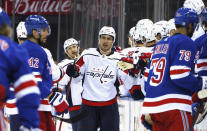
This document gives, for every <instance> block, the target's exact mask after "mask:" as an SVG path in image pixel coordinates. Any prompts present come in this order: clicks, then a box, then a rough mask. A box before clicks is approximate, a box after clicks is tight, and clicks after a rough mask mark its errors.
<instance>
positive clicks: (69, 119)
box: [53, 110, 88, 123]
mask: <svg viewBox="0 0 207 131" xmlns="http://www.w3.org/2000/svg"><path fill="white" fill-rule="evenodd" d="M86 116H88V112H87V111H86V110H83V111H81V112H80V113H79V114H78V115H76V116H74V117H71V118H68V119H65V118H61V117H57V116H53V117H54V118H56V119H59V120H61V121H63V122H66V123H74V122H77V121H79V120H81V119H83V118H85V117H86Z"/></svg>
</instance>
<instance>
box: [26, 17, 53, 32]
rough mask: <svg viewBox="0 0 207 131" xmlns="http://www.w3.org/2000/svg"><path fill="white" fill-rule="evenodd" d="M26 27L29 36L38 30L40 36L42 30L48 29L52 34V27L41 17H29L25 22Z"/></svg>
mask: <svg viewBox="0 0 207 131" xmlns="http://www.w3.org/2000/svg"><path fill="white" fill-rule="evenodd" d="M25 27H26V30H27V34H28V35H31V34H32V30H37V32H38V34H40V32H41V29H44V28H48V32H49V34H50V26H49V24H48V22H47V20H46V19H45V18H44V17H43V16H41V15H30V16H28V17H27V18H26V20H25Z"/></svg>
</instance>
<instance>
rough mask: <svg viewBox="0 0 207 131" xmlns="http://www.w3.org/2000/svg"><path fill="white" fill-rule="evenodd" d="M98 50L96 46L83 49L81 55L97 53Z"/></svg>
mask: <svg viewBox="0 0 207 131" xmlns="http://www.w3.org/2000/svg"><path fill="white" fill-rule="evenodd" d="M98 54H99V53H98V51H97V48H88V49H85V50H84V51H83V52H82V53H81V56H84V55H98Z"/></svg>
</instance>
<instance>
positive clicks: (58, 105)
mask: <svg viewBox="0 0 207 131" xmlns="http://www.w3.org/2000/svg"><path fill="white" fill-rule="evenodd" d="M48 98H49V103H50V104H51V105H52V106H53V107H54V108H55V111H56V112H57V113H59V114H62V113H67V112H68V109H69V105H68V103H67V101H66V100H65V98H64V97H63V95H62V94H61V93H60V92H58V91H53V92H52V93H51V94H50V95H49V96H48Z"/></svg>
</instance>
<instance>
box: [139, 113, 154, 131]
mask: <svg viewBox="0 0 207 131" xmlns="http://www.w3.org/2000/svg"><path fill="white" fill-rule="evenodd" d="M148 117H149V118H148ZM146 118H147V119H146ZM141 121H142V124H143V126H144V127H145V128H146V129H148V130H150V131H152V120H151V118H150V115H148V114H147V117H146V116H145V115H142V116H141Z"/></svg>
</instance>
